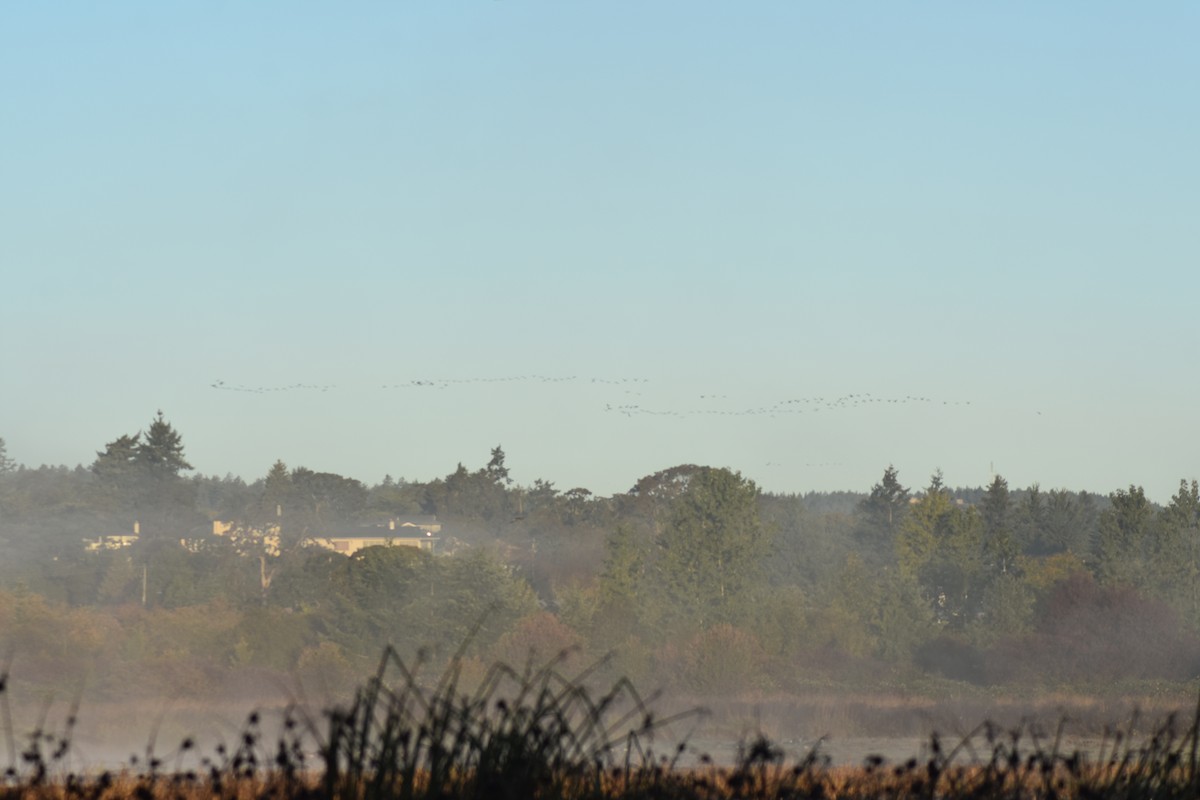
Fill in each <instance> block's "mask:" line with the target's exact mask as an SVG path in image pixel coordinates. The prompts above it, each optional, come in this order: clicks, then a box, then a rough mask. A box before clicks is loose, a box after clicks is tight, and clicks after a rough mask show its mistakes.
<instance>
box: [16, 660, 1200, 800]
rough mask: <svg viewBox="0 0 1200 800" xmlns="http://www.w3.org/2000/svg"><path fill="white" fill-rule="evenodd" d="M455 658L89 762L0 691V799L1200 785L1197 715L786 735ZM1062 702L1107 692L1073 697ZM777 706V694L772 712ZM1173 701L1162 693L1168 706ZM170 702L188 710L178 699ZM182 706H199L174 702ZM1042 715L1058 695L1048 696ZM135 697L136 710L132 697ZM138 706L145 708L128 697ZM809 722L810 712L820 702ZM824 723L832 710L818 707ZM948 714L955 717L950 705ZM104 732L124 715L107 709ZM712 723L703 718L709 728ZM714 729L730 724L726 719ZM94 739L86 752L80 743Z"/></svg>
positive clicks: (844, 793) (877, 706)
mask: <svg viewBox="0 0 1200 800" xmlns="http://www.w3.org/2000/svg"><path fill="white" fill-rule="evenodd" d="M459 666H460V665H459V663H458V662H454V663H452V664H451V666H450V667H449V668H448V669H447V670H446V672H445V673H444V674H442V675H441V676H440V677H438V678H437V679H436V682H435V683H433V685H432V686H430V685H426V684H425V683H423V682H420V681H418V678H417V674H416V672H415V671H414V670H410V667H409V665H406V664H404V663H403V662H402V661H401V660H400V659H398V658H397V657H396V656H395V654H394V653H392V652H390V651H389V652H387V653H386V654H385V656H384V658H383V660H382V661H381V663H380V667H379V669H378V671H377V672H376V674H375V675H374V676H373V677H372V678H371V679H370V680H369V681H367V682H366V683H365V684H364V685H363V686H362V687H361V688H359V689H358V690H357V692H356V693H355V694H354V697H353V698H352V699H351V700H349V701H348V702H346V703H344V704H341V705H338V706H333V707H330V708H329V709H328V710H326V711H324V712H322V713H320V714H312V713H309V712H306V711H305V710H304V709H302V708H299V707H296V706H289V707H285V708H281V709H274V710H264V711H261V712H251V713H250V714H249V715H248V716H246V717H245V718H244V720H243V721H242V722H241V723H240V724H239V725H236V726H235V725H233V724H232V723H230V722H228V721H227V720H223V719H220V717H221V715H222V714H224V713H226V712H227V711H228V709H224V708H210V709H208V712H209V713H210V714H211V716H210V721H213V724H215V726H216V727H215V728H214V730H216V732H217V739H218V743H217V744H215V745H209V744H207V743H205V742H204V741H203V738H202V737H201V735H200V734H201V732H200V731H197V732H195V733H194V734H192V735H183V736H179V734H178V731H179V729H180V727H179V726H180V725H181V724H182V722H183V721H184V720H185V719H187V718H188V717H186V716H177V717H176V718H175V720H174V721H169V716H170V715H168V714H166V713H164V714H163V715H162V716H161V718H160V719H159V722H158V723H157V724H156V725H155V727H154V730H153V731H152V733H151V734H150V739H149V741H148V742H146V741H144V742H143V744H142V746H141V747H140V752H135V753H133V754H122V753H121V752H120V751H119V750H118V749H116V748H115V747H113V746H111V745H110V750H111V752H109V753H107V754H106V757H105V758H104V759H102V761H103V762H105V764H104V765H103V766H101V765H100V760H97V758H96V755H97V753H98V752H99V751H98V750H97V749H95V748H99V747H103V746H105V745H104V742H103V741H102V740H96V739H93V738H92V737H93V736H94V735H96V733H93V732H89V731H88V730H87V728H86V727H85V726H83V725H82V723H81V722H80V721H79V719H78V718H77V717H78V714H77V712H76V710H74V709H71V710H67V711H66V712H65V715H64V716H62V717H61V718H55V717H54V715H53V714H50V713H45V714H43V716H42V717H41V718H40V720H41V724H40V725H39V726H36V727H35V728H33V729H32V730H33V731H34V732H33V733H31V734H28V735H25V736H17V735H15V734H14V731H16V730H21V729H22V728H18V727H17V724H18V722H17V721H16V720H20V721H22V722H23V721H24V720H22V719H21V714H20V713H18V714H16V715H15V716H14V711H13V705H14V704H13V703H10V702H9V701H10V699H11V698H10V697H9V695H8V693H2V694H0V699H3V701H4V702H3V708H2V711H3V718H4V725H5V733H6V741H5V742H4V744H5V746H6V747H7V749H8V753H9V759H10V767H9V769H8V771H7V773H6V775H5V780H4V785H3V789H2V790H0V797H54V798H60V797H61V798H73V797H78V798H97V799H99V798H114V799H115V798H132V797H137V798H156V797H162V798H168V797H170V798H193V797H196V798H199V797H228V798H243V797H280V798H300V797H303V798H319V797H320V798H375V797H378V798H385V797H402V798H435V797H436V798H465V797H472V798H475V797H478V798H581V799H583V798H614V799H615V798H714V800H715V799H716V798H734V797H737V798H777V797H780V798H781V797H788V798H791V797H813V798H815V797H822V798H875V797H888V798H910V797H911V798H933V797H940V798H954V797H971V798H991V797H996V798H1000V797H1005V798H1026V797H1028V798H1075V797H1078V798H1103V797H1129V798H1151V797H1153V798H1174V797H1180V798H1182V797H1189V798H1191V797H1195V796H1197V795H1198V794H1200V758H1198V750H1200V747H1198V745H1200V737H1198V731H1200V716H1198V715H1197V713H1196V712H1195V710H1194V709H1193V710H1189V711H1188V712H1187V713H1185V714H1183V715H1173V714H1167V715H1166V716H1162V715H1156V714H1154V713H1151V712H1150V711H1147V713H1146V714H1145V715H1144V716H1141V717H1130V718H1128V719H1127V720H1126V722H1125V723H1124V724H1123V725H1122V726H1120V727H1118V728H1113V729H1109V730H1107V731H1102V732H1101V733H1100V734H1095V733H1085V734H1083V735H1080V734H1078V733H1073V732H1072V731H1071V730H1070V726H1071V720H1070V718H1069V716H1068V717H1064V716H1063V714H1062V713H1060V714H1059V719H1058V722H1057V723H1055V724H1049V725H1048V724H1046V721H1045V720H1043V719H1039V718H1038V715H1037V714H1029V713H1028V712H1031V711H1035V712H1036V711H1038V710H1039V708H1038V707H1037V706H1036V705H1035V706H1029V707H1020V706H1018V705H1017V704H1015V703H1014V704H1013V705H1012V706H1011V707H1006V706H1003V705H997V706H996V709H995V710H998V711H999V712H1001V714H1002V715H1003V714H1010V713H1024V714H1025V715H1026V716H1025V718H1024V720H1023V721H1018V722H1016V723H1014V724H1011V725H1003V724H999V723H998V722H985V723H981V724H978V725H975V726H974V727H973V728H972V729H970V730H962V731H961V732H959V731H954V730H951V729H947V730H946V731H944V733H942V734H939V733H936V732H935V733H930V734H928V735H926V736H924V737H921V736H917V735H913V734H911V733H910V734H900V733H899V732H898V730H897V731H892V732H888V735H883V732H881V735H876V736H869V737H864V736H843V737H837V736H830V737H829V738H828V739H825V738H812V739H807V738H798V737H793V738H786V737H785V736H781V735H780V734H779V733H777V732H776V731H779V730H785V728H786V726H787V725H788V724H790V723H789V720H793V721H794V719H796V718H797V715H799V714H801V712H803V713H812V711H813V708H814V707H817V708H827V710H828V709H832V708H835V707H836V701H835V700H834V699H833V698H822V699H820V700H814V701H810V703H809V705H808V706H805V704H801V703H796V702H795V701H793V702H792V703H791V704H790V705H789V704H788V703H782V702H779V698H775V702H763V703H761V704H760V705H757V706H756V708H757V710H756V711H755V712H754V713H755V714H757V720H758V723H760V724H758V725H757V726H756V727H755V728H750V727H743V729H742V730H741V731H740V732H738V733H734V732H733V727H734V726H735V725H737V724H739V723H738V722H737V718H738V715H739V714H743V713H745V712H746V711H747V710H748V709H749V708H750V706H751V705H753V704H749V705H745V706H741V707H739V706H737V705H736V704H730V705H728V706H726V707H724V708H718V709H715V710H714V712H712V713H704V712H701V711H699V710H697V709H694V708H693V709H685V710H683V711H680V712H678V713H673V712H672V711H671V710H670V709H667V710H665V711H663V712H661V713H660V712H659V711H657V710H656V708H655V704H654V702H653V701H647V700H645V699H643V698H642V697H641V696H639V694H638V692H637V691H636V689H635V688H634V687H633V686H632V685H631V684H629V683H628V682H626V681H617V682H616V683H615V684H613V685H612V686H610V687H609V688H608V689H607V690H606V691H601V692H595V691H592V690H590V689H589V688H587V685H586V680H585V678H586V677H587V676H586V675H584V676H574V677H566V676H564V675H563V674H561V673H560V672H559V669H558V668H559V667H560V666H561V663H560V662H552V663H550V664H548V665H546V666H544V667H541V668H537V669H534V668H533V667H532V666H528V667H526V668H525V669H523V670H517V669H513V668H511V667H508V666H506V665H504V664H496V665H494V666H493V667H492V669H491V670H489V671H488V672H487V674H486V675H485V676H484V678H483V680H482V681H479V682H478V684H477V685H473V686H471V687H468V686H466V685H465V684H464V683H462V681H461V679H462V675H461V673H460V671H459ZM876 700H877V702H875V703H871V702H870V699H869V698H866V697H862V698H858V699H848V698H843V699H842V702H844V703H848V705H847V706H846V707H847V708H857V707H859V706H861V707H862V708H863V709H866V708H872V709H873V713H876V714H880V713H893V712H898V711H900V710H905V711H911V710H912V709H911V708H909V706H914V705H915V706H921V707H923V709H924V711H925V712H926V722H927V723H932V722H933V720H934V719H935V718H936V717H937V716H938V715H939V714H947V713H950V712H951V711H952V710H954V711H955V712H956V713H959V714H964V713H968V712H970V711H972V710H975V709H974V707H973V706H970V705H960V706H958V707H954V706H952V705H944V704H938V703H930V702H928V701H920V702H917V701H911V700H910V701H906V702H898V701H897V702H894V703H891V704H888V703H884V702H882V701H881V700H880V699H879V698H876ZM1058 708H1059V711H1060V712H1062V711H1063V710H1065V709H1068V708H1073V709H1074V710H1075V711H1076V712H1078V711H1080V710H1081V709H1086V708H1093V710H1094V711H1095V713H1097V714H1099V713H1100V710H1099V709H1100V708H1102V704H1101V705H1097V706H1095V707H1093V704H1091V703H1088V702H1084V701H1083V700H1081V699H1076V700H1075V701H1074V703H1073V705H1070V706H1068V705H1067V704H1065V703H1063V704H1060V706H1059V707H1058ZM767 709H769V711H767ZM1164 709H1165V705H1164ZM176 710H177V711H180V710H183V709H176ZM186 710H187V711H189V712H192V713H193V716H192V717H191V718H192V719H200V718H201V717H200V716H197V715H196V714H198V712H199V711H200V709H195V708H193V709H186ZM1040 710H1041V711H1042V712H1044V715H1045V716H1046V719H1047V720H1048V719H1049V716H1048V715H1049V714H1050V713H1051V711H1050V707H1049V706H1045V707H1043V708H1041V709H1040ZM132 711H133V710H131V713H132ZM137 711H138V712H139V713H140V712H141V711H144V709H138V710H137ZM813 719H820V717H819V715H818V716H817V717H814V718H813ZM825 721H829V719H828V718H826V719H825ZM957 721H959V722H961V718H959V719H958V720H957ZM108 724H109V725H111V726H115V727H112V728H110V731H116V730H117V729H119V728H120V727H121V726H122V725H125V724H127V723H125V722H124V721H123V720H121V719H110V720H109V722H108ZM706 726H707V727H706ZM723 735H724V736H725V737H726V738H722V736H723ZM89 751H90V752H89Z"/></svg>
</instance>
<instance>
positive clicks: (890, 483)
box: [857, 464, 908, 564]
mask: <svg viewBox="0 0 1200 800" xmlns="http://www.w3.org/2000/svg"><path fill="white" fill-rule="evenodd" d="M858 510H859V515H860V516H859V525H858V530H857V538H858V542H859V548H860V552H861V553H862V554H863V556H864V557H865V558H867V559H868V560H869V561H870V562H871V563H873V564H883V563H886V562H889V561H890V560H891V557H892V555H893V553H894V552H895V550H894V548H895V544H894V543H895V541H896V537H897V535H898V534H899V532H900V529H901V527H900V526H901V524H902V523H903V521H904V517H905V516H906V515H907V513H908V489H906V488H904V487H903V486H902V485H900V476H899V472H898V470H897V469H896V468H895V467H894V466H892V465H890V464H889V465H888V468H887V469H886V470H884V472H883V478H882V480H880V482H879V483H877V484H875V485H874V486H872V487H871V493H870V495H868V496H867V497H866V499H864V500H863V501H862V502H861V503H860V504H859V507H858Z"/></svg>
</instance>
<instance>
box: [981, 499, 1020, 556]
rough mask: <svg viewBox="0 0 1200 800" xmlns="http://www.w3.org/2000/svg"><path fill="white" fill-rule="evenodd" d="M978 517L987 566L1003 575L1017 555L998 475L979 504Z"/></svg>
mask: <svg viewBox="0 0 1200 800" xmlns="http://www.w3.org/2000/svg"><path fill="white" fill-rule="evenodd" d="M979 513H980V516H981V517H982V520H983V550H984V557H985V558H986V559H987V562H988V566H989V567H990V568H991V569H992V570H993V571H994V572H998V573H1000V574H1004V573H1007V572H1008V571H1009V568H1010V567H1011V565H1012V562H1013V559H1014V558H1015V557H1016V555H1017V545H1016V541H1015V539H1014V536H1013V510H1012V497H1011V496H1010V495H1009V492H1008V481H1006V480H1004V478H1001V477H1000V476H999V475H997V476H996V477H995V479H993V480H992V484H991V485H990V486H989V487H988V489H987V491H986V492H985V493H984V495H983V500H982V501H981V502H980V504H979Z"/></svg>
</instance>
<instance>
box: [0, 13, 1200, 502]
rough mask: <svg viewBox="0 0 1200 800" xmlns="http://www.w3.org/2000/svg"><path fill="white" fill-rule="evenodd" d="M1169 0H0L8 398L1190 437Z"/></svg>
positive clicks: (512, 438)
mask: <svg viewBox="0 0 1200 800" xmlns="http://www.w3.org/2000/svg"><path fill="white" fill-rule="evenodd" d="M1198 37H1200V6H1197V5H1196V4H1194V3H1170V2H1163V3H1155V4H1149V5H1147V4H1139V5H1131V4H1127V3H1105V2H1086V3H1085V2H1063V3H1055V4H1045V3H1032V2H1028V3H1024V2H1013V3H993V4H982V3H969V4H967V3H957V2H929V3H920V4H911V3H892V2H886V3H885V2H861V3H803V2H778V3H776V2H750V3H728V2H707V1H705V0H688V2H669V1H668V0H662V1H661V2H613V1H609V2H577V3H574V2H573V3H561V2H551V1H550V0H546V1H545V2H533V1H532V0H493V1H491V2H470V1H467V0H464V1H463V2H453V3H447V2H432V1H426V2H421V1H420V0H413V1H412V2H400V3H396V2H387V3H384V2H379V3H366V2H364V3H336V4H335V3H315V2H311V3H310V2H286V3H285V2H270V1H268V0H264V1H263V2H256V3H240V2H179V3H154V2H145V3H133V2H112V3H102V4H101V3H79V4H66V5H64V4H45V3H5V4H2V5H0V98H2V102H0V278H2V281H0V285H2V286H3V290H2V291H0V437H2V438H4V439H5V441H6V443H7V446H8V453H9V456H10V457H12V458H14V459H16V460H17V461H18V462H21V463H24V464H26V465H29V466H36V465H40V464H66V465H69V466H74V465H75V464H83V465H85V466H86V465H88V464H90V463H91V461H92V460H93V459H94V457H95V454H96V451H98V450H102V449H103V448H104V445H105V443H106V442H109V441H111V440H113V439H115V438H117V437H118V436H120V435H122V434H126V433H133V432H135V431H138V430H144V429H145V428H146V427H147V426H148V424H149V422H150V421H151V420H152V419H153V417H154V415H155V413H156V412H157V411H158V410H160V409H161V410H162V411H163V413H164V414H165V416H166V418H167V419H168V420H169V421H170V422H171V423H172V424H173V425H174V426H175V428H176V429H177V430H178V431H179V432H180V434H181V435H182V437H183V442H184V445H185V448H186V455H187V457H188V459H189V460H190V461H191V463H192V465H193V466H194V467H195V469H196V471H197V472H200V473H203V474H206V475H208V474H217V475H225V474H229V473H232V474H234V475H238V476H241V477H243V478H245V479H247V480H253V479H255V478H258V477H262V476H263V475H265V474H266V472H267V470H268V469H269V468H270V466H271V465H272V464H273V463H274V462H275V461H276V460H277V459H281V460H283V461H284V462H285V463H286V464H287V465H289V466H292V467H295V466H306V467H308V468H310V469H315V470H318V471H328V472H337V473H340V474H342V475H346V476H348V477H354V478H358V479H359V480H362V481H364V482H366V483H369V484H370V483H375V482H378V481H379V480H381V479H382V478H383V477H384V476H385V475H391V476H393V477H395V478H401V477H403V478H407V479H409V480H430V479H432V478H435V477H439V476H443V475H445V474H447V473H449V472H452V471H453V470H454V469H455V467H456V465H457V464H458V463H459V462H462V463H463V464H465V465H466V466H467V467H468V468H471V469H474V468H478V467H481V466H483V465H484V464H485V463H486V462H487V460H488V458H489V454H490V450H491V448H493V447H495V446H496V445H501V446H503V448H504V451H505V453H506V455H507V464H508V466H509V468H510V469H511V472H512V476H513V477H514V478H515V479H516V480H517V482H518V483H522V484H526V485H528V484H531V483H532V482H533V481H534V480H535V479H539V478H540V479H544V480H548V481H552V482H553V483H554V485H555V486H556V487H557V488H559V489H563V490H565V489H568V488H571V487H575V486H582V487H586V488H589V489H591V490H592V491H594V492H596V493H598V494H610V493H614V492H622V491H626V490H628V489H629V488H630V487H631V486H632V485H633V483H634V482H636V480H637V479H638V478H639V477H641V476H643V475H647V474H649V473H652V472H655V471H657V470H660V469H664V468H667V467H670V466H674V465H677V464H683V463H696V464H706V465H711V466H721V467H730V468H732V469H736V470H739V471H740V472H741V473H742V474H743V475H744V476H746V477H748V478H751V479H753V480H754V481H755V482H756V483H758V484H759V485H760V486H761V487H762V488H764V489H766V490H768V491H773V492H787V493H791V492H808V491H834V490H852V491H866V490H868V489H869V488H870V486H871V485H872V484H873V483H875V482H877V481H878V480H879V479H880V477H881V476H882V473H883V471H884V469H885V468H886V467H887V466H888V465H889V464H892V465H895V466H896V467H897V469H898V470H899V471H900V478H901V481H902V482H903V483H905V484H906V485H910V486H914V487H920V486H923V485H925V483H927V481H928V477H929V475H930V474H931V473H932V472H933V471H934V470H936V469H941V470H942V471H943V473H944V475H945V480H946V483H947V484H949V485H952V486H979V485H985V484H987V483H988V482H989V481H990V480H991V479H992V477H993V476H994V475H996V474H999V475H1002V476H1003V477H1005V478H1006V479H1007V480H1008V482H1009V484H1010V486H1013V487H1018V486H1027V485H1029V484H1032V483H1034V482H1037V483H1040V484H1041V486H1042V487H1043V488H1057V487H1066V488H1072V489H1086V490H1089V491H1096V492H1110V491H1113V490H1115V489H1120V488H1125V487H1128V486H1129V485H1131V484H1137V485H1142V486H1144V487H1145V488H1146V491H1147V493H1148V494H1149V495H1150V496H1151V497H1153V498H1155V499H1157V500H1159V501H1165V500H1167V499H1168V498H1169V497H1170V495H1171V494H1172V493H1173V492H1174V491H1175V490H1176V488H1177V487H1178V484H1179V481H1180V480H1181V479H1188V480H1190V479H1193V478H1197V477H1200V459H1198V457H1197V452H1198V451H1197V443H1200V421H1198V417H1197V414H1196V413H1195V412H1196V399H1197V398H1198V397H1200V370H1198V369H1197V360H1196V348H1197V345H1198V344H1200V315H1198V314H1197V297H1198V294H1200V291H1198V290H1200V269H1198V268H1197V267H1198V266H1200V264H1198V259H1197V256H1198V255H1200V224H1198V223H1197V221H1198V220H1200V155H1198V153H1197V146H1196V143H1197V142H1200V105H1198V104H1197V103H1196V101H1195V100H1196V98H1195V86H1196V80H1197V76H1200V48H1197V47H1196V46H1195V42H1196V41H1197V38H1198Z"/></svg>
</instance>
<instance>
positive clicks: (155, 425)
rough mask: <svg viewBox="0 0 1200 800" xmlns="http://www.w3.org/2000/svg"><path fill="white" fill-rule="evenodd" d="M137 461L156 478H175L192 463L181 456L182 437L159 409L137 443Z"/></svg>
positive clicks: (190, 466) (189, 467)
mask: <svg viewBox="0 0 1200 800" xmlns="http://www.w3.org/2000/svg"><path fill="white" fill-rule="evenodd" d="M136 455H137V461H138V462H139V463H140V464H141V465H143V466H144V467H145V468H146V470H147V471H148V472H149V474H150V475H151V476H153V477H157V478H166V479H170V478H176V477H178V476H179V473H180V472H182V471H183V470H187V469H191V468H192V465H191V464H189V463H188V462H187V460H186V459H184V457H183V439H182V437H181V436H180V435H179V432H178V431H176V430H175V429H174V428H173V427H171V423H169V422H167V421H166V420H165V419H164V418H163V412H162V411H161V410H160V411H159V412H158V415H157V416H156V417H155V418H154V419H153V420H152V421H151V422H150V427H149V428H147V429H146V435H145V436H144V437H142V440H141V441H140V442H138V443H137V451H136Z"/></svg>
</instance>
